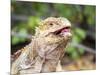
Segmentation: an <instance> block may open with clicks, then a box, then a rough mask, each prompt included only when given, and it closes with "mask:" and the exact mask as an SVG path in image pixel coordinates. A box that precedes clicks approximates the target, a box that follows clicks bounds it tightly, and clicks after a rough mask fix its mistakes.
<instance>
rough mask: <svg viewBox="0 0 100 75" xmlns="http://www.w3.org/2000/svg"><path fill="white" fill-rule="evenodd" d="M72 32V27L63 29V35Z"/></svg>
mask: <svg viewBox="0 0 100 75" xmlns="http://www.w3.org/2000/svg"><path fill="white" fill-rule="evenodd" d="M69 32H70V29H63V30H62V31H61V35H64V36H65V35H67V33H69Z"/></svg>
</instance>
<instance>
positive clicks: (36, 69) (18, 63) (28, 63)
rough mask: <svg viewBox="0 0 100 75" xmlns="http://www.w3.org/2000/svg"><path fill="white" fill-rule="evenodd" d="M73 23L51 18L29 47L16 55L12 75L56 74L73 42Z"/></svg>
mask: <svg viewBox="0 0 100 75" xmlns="http://www.w3.org/2000/svg"><path fill="white" fill-rule="evenodd" d="M70 28H71V23H70V22H69V21H68V20H67V19H66V18H63V17H58V18H55V17H49V18H47V19H45V20H43V21H42V22H41V23H40V25H39V26H38V27H37V28H36V29H35V31H36V33H35V35H34V36H33V38H32V41H31V42H30V44H29V45H27V46H25V47H24V48H23V49H21V50H19V52H16V53H15V56H17V57H16V58H15V60H14V61H13V62H12V64H11V74H12V75H13V74H16V75H17V74H22V75H23V74H30V73H41V72H55V71H57V66H58V64H60V60H61V58H62V57H63V56H64V49H65V47H66V46H67V44H68V42H69V41H70V40H71V37H72V34H71V29H70Z"/></svg>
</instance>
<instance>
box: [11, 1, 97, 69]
mask: <svg viewBox="0 0 100 75" xmlns="http://www.w3.org/2000/svg"><path fill="white" fill-rule="evenodd" d="M50 16H55V17H65V18H67V19H69V20H70V21H71V23H72V30H73V39H72V42H71V44H70V46H69V47H68V48H66V49H65V56H64V58H63V59H62V62H61V63H62V67H63V69H64V70H65V71H71V70H90V69H96V43H95V41H96V36H95V35H96V6H91V5H74V4H58V3H42V2H41V3H39V2H21V1H15V0H11V54H13V53H14V52H16V51H17V50H18V49H20V48H22V47H24V46H26V45H27V44H29V43H30V41H31V36H32V35H34V33H35V27H36V26H38V23H39V22H40V21H41V20H42V19H45V18H47V17H50Z"/></svg>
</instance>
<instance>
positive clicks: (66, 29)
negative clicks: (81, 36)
mask: <svg viewBox="0 0 100 75" xmlns="http://www.w3.org/2000/svg"><path fill="white" fill-rule="evenodd" d="M70 31H71V29H70V27H64V28H61V29H59V30H57V31H55V32H53V33H54V34H55V35H61V36H65V35H67V33H70Z"/></svg>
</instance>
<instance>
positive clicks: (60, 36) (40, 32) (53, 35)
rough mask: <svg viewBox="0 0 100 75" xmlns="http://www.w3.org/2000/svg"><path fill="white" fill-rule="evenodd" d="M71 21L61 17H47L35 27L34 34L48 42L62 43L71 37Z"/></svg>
mask: <svg viewBox="0 0 100 75" xmlns="http://www.w3.org/2000/svg"><path fill="white" fill-rule="evenodd" d="M70 28H71V23H70V22H69V21H68V20H67V19H66V18H63V17H59V18H55V17H49V18H47V19H45V20H43V21H42V22H41V23H40V25H39V27H37V28H36V35H37V36H38V37H44V38H45V40H46V41H47V42H49V43H63V42H64V41H65V42H66V41H68V40H70V39H71V36H72V34H71V29H70Z"/></svg>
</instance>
